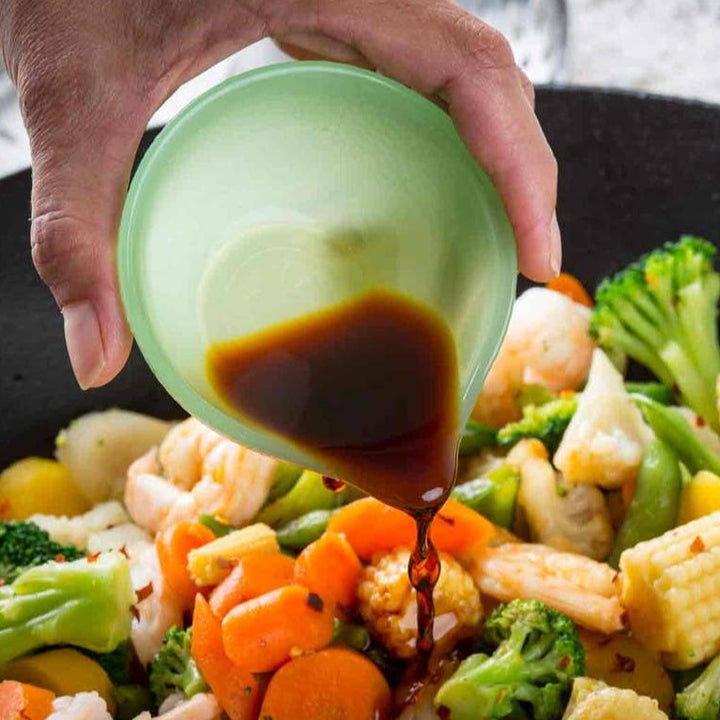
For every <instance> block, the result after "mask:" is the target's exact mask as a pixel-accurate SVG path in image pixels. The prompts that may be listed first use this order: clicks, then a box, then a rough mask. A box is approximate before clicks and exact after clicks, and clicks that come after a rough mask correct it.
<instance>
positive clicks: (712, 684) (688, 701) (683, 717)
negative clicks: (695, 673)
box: [674, 655, 720, 720]
mask: <svg viewBox="0 0 720 720" xmlns="http://www.w3.org/2000/svg"><path fill="white" fill-rule="evenodd" d="M674 717H676V718H677V719H678V720H717V719H718V718H719V717H720V655H718V657H716V658H715V659H714V660H713V661H712V662H711V663H710V664H709V665H708V666H707V667H706V668H705V669H704V670H703V671H702V673H701V675H700V677H698V678H697V679H696V680H694V681H693V682H691V683H690V684H689V685H688V686H687V687H686V688H685V689H684V690H683V691H682V692H681V693H678V694H677V695H676V696H675V713H674Z"/></svg>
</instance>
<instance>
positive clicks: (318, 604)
mask: <svg viewBox="0 0 720 720" xmlns="http://www.w3.org/2000/svg"><path fill="white" fill-rule="evenodd" d="M305 602H306V603H307V604H308V607H310V608H311V609H313V610H315V611H316V612H322V611H323V607H325V603H324V602H323V599H322V598H321V597H320V596H319V595H318V594H317V593H314V592H309V593H308V596H307V599H306V600H305Z"/></svg>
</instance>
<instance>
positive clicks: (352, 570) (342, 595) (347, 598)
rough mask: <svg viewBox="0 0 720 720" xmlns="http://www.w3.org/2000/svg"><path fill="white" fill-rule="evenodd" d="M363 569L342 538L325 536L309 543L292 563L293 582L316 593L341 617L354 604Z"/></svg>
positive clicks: (330, 534) (334, 535) (349, 546)
mask: <svg viewBox="0 0 720 720" xmlns="http://www.w3.org/2000/svg"><path fill="white" fill-rule="evenodd" d="M361 571H362V566H361V565H360V560H358V556H357V555H356V553H355V551H354V550H353V548H352V545H350V543H349V542H348V541H347V540H346V539H345V537H344V536H342V535H338V534H337V533H334V532H326V533H324V534H323V535H321V536H320V538H318V539H317V540H315V542H312V543H310V544H309V545H308V546H307V547H306V548H305V549H304V550H303V551H302V552H301V553H300V555H299V556H298V559H297V561H296V563H295V582H296V583H297V584H298V585H302V586H304V587H306V588H308V590H312V591H313V592H314V593H317V594H318V595H319V596H320V597H321V598H322V599H323V600H325V602H327V603H329V604H330V608H331V609H332V610H333V612H336V613H339V614H340V615H344V614H345V612H346V610H347V609H349V608H351V607H352V606H353V605H354V604H355V598H356V591H357V584H358V581H359V580H360V572H361Z"/></svg>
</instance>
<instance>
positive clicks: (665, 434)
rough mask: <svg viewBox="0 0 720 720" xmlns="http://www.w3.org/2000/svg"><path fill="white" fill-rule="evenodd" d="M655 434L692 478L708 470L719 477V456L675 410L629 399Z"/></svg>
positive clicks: (638, 397) (637, 398)
mask: <svg viewBox="0 0 720 720" xmlns="http://www.w3.org/2000/svg"><path fill="white" fill-rule="evenodd" d="M632 398H633V400H634V401H635V403H636V404H637V405H638V406H639V407H640V410H642V414H643V415H644V417H645V420H646V421H647V424H648V425H649V426H650V427H651V428H652V430H653V432H654V433H655V435H657V436H658V437H659V438H660V439H661V440H663V441H664V442H666V443H667V444H668V445H669V446H670V447H671V448H672V449H673V450H674V451H675V452H676V453H677V455H678V457H679V458H680V462H682V463H683V465H685V466H686V467H687V469H688V470H689V471H690V473H691V474H692V475H694V474H695V473H696V472H699V471H700V470H710V471H711V472H714V473H715V474H716V475H720V457H718V456H717V455H716V454H715V453H714V452H712V451H711V450H708V448H707V447H705V445H704V444H703V443H702V442H701V441H700V440H699V439H698V438H697V436H696V435H695V433H694V432H693V431H692V428H691V427H690V425H689V424H688V422H687V420H686V419H685V418H684V417H683V416H682V415H681V414H680V413H679V412H678V411H677V410H675V409H674V408H671V407H665V406H664V405H660V403H657V402H655V401H654V400H650V399H649V398H647V397H644V396H643V395H633V396H632Z"/></svg>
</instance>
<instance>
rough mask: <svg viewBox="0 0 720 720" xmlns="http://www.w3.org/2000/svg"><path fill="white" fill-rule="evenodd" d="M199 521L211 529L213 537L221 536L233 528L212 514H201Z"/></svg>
mask: <svg viewBox="0 0 720 720" xmlns="http://www.w3.org/2000/svg"><path fill="white" fill-rule="evenodd" d="M200 522H201V523H202V524H203V525H204V526H205V527H206V528H209V529H210V530H212V531H213V534H214V535H215V537H223V536H225V535H228V534H230V533H231V532H232V531H233V530H235V528H234V527H233V526H232V525H227V524H226V523H224V522H220V520H218V519H217V518H216V517H215V516H214V515H201V516H200Z"/></svg>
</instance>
